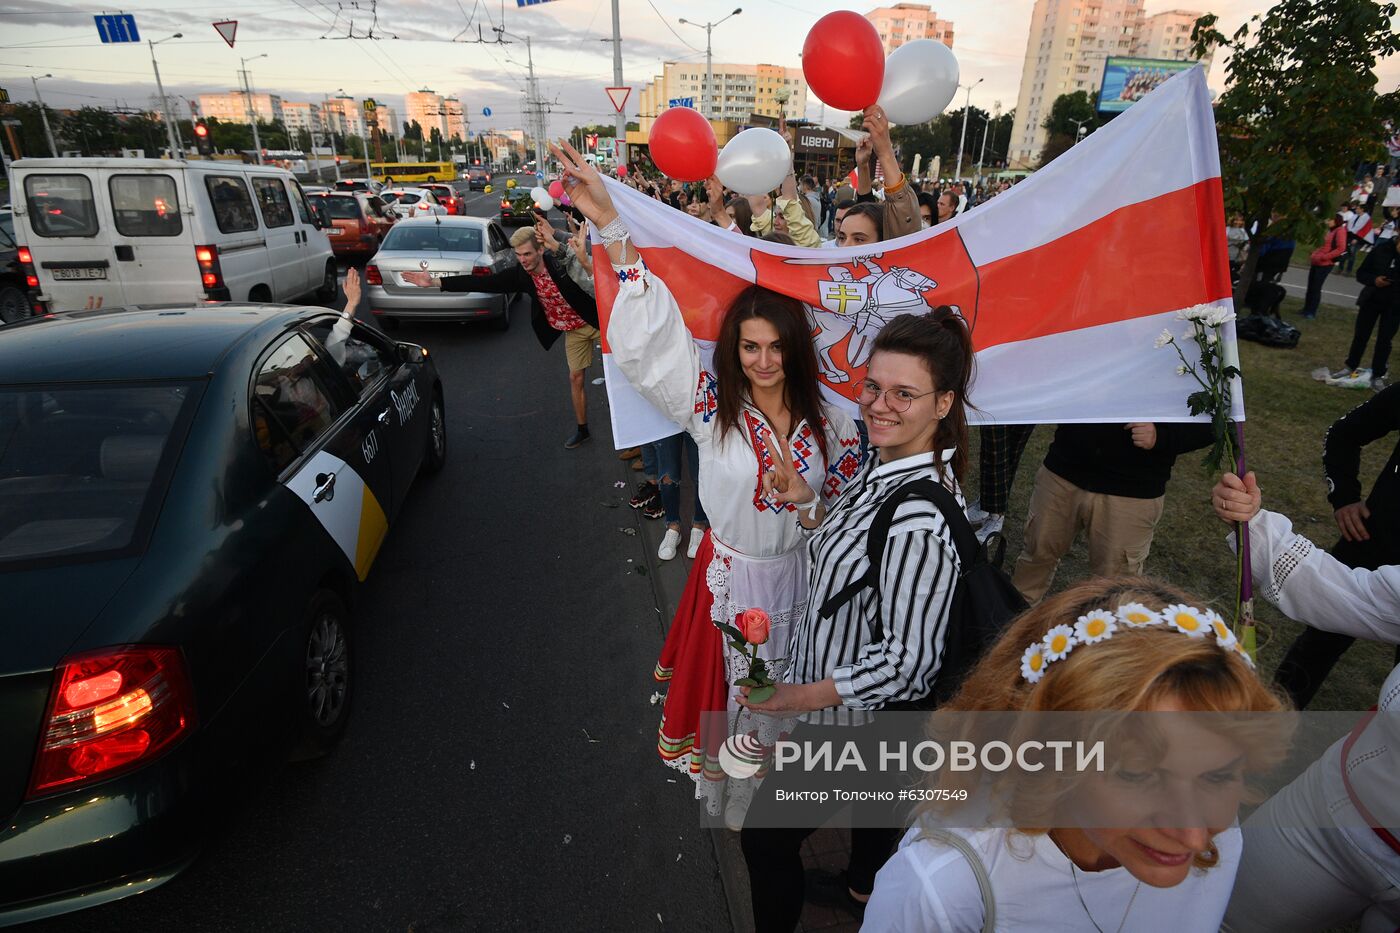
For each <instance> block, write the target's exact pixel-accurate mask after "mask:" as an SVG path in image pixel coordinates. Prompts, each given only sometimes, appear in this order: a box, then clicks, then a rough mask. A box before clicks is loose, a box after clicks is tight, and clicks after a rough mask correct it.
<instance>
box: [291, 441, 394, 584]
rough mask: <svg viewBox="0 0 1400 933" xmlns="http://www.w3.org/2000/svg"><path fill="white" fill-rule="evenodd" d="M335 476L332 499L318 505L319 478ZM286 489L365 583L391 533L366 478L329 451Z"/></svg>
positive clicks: (321, 453) (315, 458)
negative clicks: (329, 537) (321, 528)
mask: <svg viewBox="0 0 1400 933" xmlns="http://www.w3.org/2000/svg"><path fill="white" fill-rule="evenodd" d="M332 473H334V474H335V488H334V492H333V493H332V495H330V496H329V497H327V498H325V499H323V500H322V501H320V502H316V501H315V492H316V487H317V485H318V483H317V477H320V476H329V475H330V474H332ZM286 486H287V488H288V489H289V490H290V491H291V492H292V493H293V494H295V495H296V497H297V498H299V499H301V501H302V502H304V503H306V506H307V508H309V509H310V510H311V514H312V516H313V517H315V519H316V520H317V521H318V522H320V523H321V526H322V527H323V528H325V529H326V533H327V534H329V535H330V536H331V539H332V540H333V541H335V543H336V545H337V546H338V547H339V548H340V550H341V551H342V552H343V553H344V554H345V558H346V560H348V561H349V562H350V565H351V566H352V567H353V568H354V570H355V576H356V577H357V578H358V579H360V580H363V579H365V577H367V576H368V575H369V570H370V567H371V566H372V565H373V564H374V559H375V557H376V556H377V555H378V554H379V547H380V545H381V544H383V543H384V537H385V535H386V534H387V533H388V530H389V522H388V519H387V517H386V516H385V514H384V508H383V506H381V505H380V504H379V500H378V498H376V497H375V495H374V491H373V490H372V489H370V487H369V486H368V485H366V483H365V481H364V479H363V477H361V476H360V474H359V473H357V472H356V471H355V470H354V468H352V467H351V466H350V465H349V464H348V463H346V462H345V461H344V460H342V459H340V458H339V457H337V456H335V455H334V454H332V453H329V452H328V451H325V450H321V451H318V452H317V453H316V454H315V455H313V456H312V458H311V459H310V460H309V461H307V462H306V464H305V465H304V466H302V468H301V469H300V470H298V471H297V472H296V473H295V474H294V475H293V476H292V477H291V478H290V479H289V480H287V482H286Z"/></svg>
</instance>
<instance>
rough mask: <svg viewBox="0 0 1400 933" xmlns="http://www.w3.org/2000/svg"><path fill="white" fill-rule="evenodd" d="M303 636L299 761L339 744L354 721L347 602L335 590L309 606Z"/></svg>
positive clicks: (323, 592) (320, 595)
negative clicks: (351, 702) (351, 704)
mask: <svg viewBox="0 0 1400 933" xmlns="http://www.w3.org/2000/svg"><path fill="white" fill-rule="evenodd" d="M302 633H303V634H302V651H301V659H302V660H301V670H299V671H298V677H297V682H298V690H297V718H298V720H299V722H300V733H301V741H300V743H299V744H298V746H297V753H296V757H297V758H318V757H320V756H321V755H324V754H326V753H327V752H329V751H330V750H331V749H332V748H333V747H334V746H335V743H336V742H338V741H340V737H341V735H343V734H344V732H345V725H346V723H347V722H349V720H350V700H351V698H352V696H353V694H354V691H353V686H354V680H353V678H352V677H351V672H352V669H353V668H352V663H351V662H352V660H353V657H352V655H351V648H350V613H349V611H348V610H347V609H346V608H345V603H344V602H343V601H341V598H340V597H339V596H337V595H336V594H335V593H334V592H332V591H331V590H320V591H318V592H317V593H316V595H315V596H313V597H312V599H311V604H310V606H308V607H307V610H306V621H305V623H304V624H303V627H302Z"/></svg>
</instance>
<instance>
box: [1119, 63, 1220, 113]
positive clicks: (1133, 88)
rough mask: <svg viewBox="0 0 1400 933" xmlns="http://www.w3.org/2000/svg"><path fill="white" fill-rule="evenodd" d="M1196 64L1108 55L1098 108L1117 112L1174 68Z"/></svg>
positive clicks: (1148, 89)
mask: <svg viewBox="0 0 1400 933" xmlns="http://www.w3.org/2000/svg"><path fill="white" fill-rule="evenodd" d="M1196 64H1197V63H1196V62H1182V61H1173V60H1172V59H1169V58H1124V57H1119V56H1116V55H1110V56H1109V57H1108V58H1106V59H1105V60H1104V65H1103V85H1102V86H1101V87H1100V89H1099V112H1100V113H1121V112H1122V111H1124V110H1127V109H1128V108H1129V107H1131V106H1132V105H1133V104H1135V103H1137V102H1138V101H1139V100H1141V99H1142V98H1143V97H1144V96H1146V95H1147V94H1148V92H1150V91H1152V90H1154V89H1155V88H1156V87H1157V85H1159V84H1161V83H1162V82H1163V81H1165V80H1167V79H1168V78H1170V77H1171V76H1172V75H1174V74H1176V73H1177V72H1178V71H1185V70H1186V69H1188V68H1194V67H1196Z"/></svg>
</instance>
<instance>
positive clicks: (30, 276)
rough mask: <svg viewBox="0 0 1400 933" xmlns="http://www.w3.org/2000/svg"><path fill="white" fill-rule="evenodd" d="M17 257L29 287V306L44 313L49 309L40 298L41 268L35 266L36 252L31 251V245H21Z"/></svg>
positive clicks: (26, 285) (38, 312)
mask: <svg viewBox="0 0 1400 933" xmlns="http://www.w3.org/2000/svg"><path fill="white" fill-rule="evenodd" d="M16 259H18V261H19V268H20V274H21V275H23V276H24V287H25V288H27V289H29V295H28V298H29V308H30V310H31V311H32V312H33V313H35V314H43V313H44V312H45V311H46V310H48V309H47V308H45V307H44V302H43V301H41V300H40V299H39V270H37V269H35V268H34V254H33V253H31V252H30V251H29V247H27V246H21V247H19V250H18V253H17V255H16Z"/></svg>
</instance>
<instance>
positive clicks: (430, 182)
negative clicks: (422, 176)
mask: <svg viewBox="0 0 1400 933" xmlns="http://www.w3.org/2000/svg"><path fill="white" fill-rule="evenodd" d="M435 181H437V178H436V177H435V176H433V175H429V176H428V184H430V185H431V184H432V183H433V182H435Z"/></svg>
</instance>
